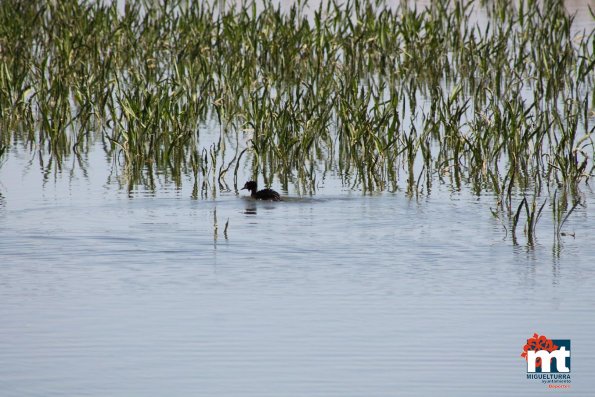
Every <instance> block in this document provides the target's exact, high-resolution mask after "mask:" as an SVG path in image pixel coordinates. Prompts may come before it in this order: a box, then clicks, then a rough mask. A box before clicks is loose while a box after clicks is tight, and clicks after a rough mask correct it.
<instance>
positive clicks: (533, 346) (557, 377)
mask: <svg viewBox="0 0 595 397" xmlns="http://www.w3.org/2000/svg"><path fill="white" fill-rule="evenodd" d="M521 357H524V358H525V360H527V379H536V380H537V379H538V380H541V382H542V383H544V384H548V387H549V388H552V389H557V388H565V389H566V388H570V339H548V338H546V337H545V336H544V335H541V336H539V335H538V334H533V337H532V338H529V339H527V344H526V345H525V346H524V348H523V353H521Z"/></svg>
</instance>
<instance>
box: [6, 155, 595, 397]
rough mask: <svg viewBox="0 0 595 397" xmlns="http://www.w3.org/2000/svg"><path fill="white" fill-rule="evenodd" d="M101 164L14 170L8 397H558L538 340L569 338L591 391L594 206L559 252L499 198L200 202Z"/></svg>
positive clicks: (335, 188) (341, 195)
mask: <svg viewBox="0 0 595 397" xmlns="http://www.w3.org/2000/svg"><path fill="white" fill-rule="evenodd" d="M32 159H33V161H32V162H31V160H32ZM88 162H89V165H90V166H89V167H88V171H87V172H83V171H81V169H80V168H79V167H78V166H76V165H75V164H74V163H67V164H66V166H65V168H64V169H63V170H62V172H61V173H57V174H51V175H49V176H48V178H47V180H46V181H45V182H44V180H43V174H42V172H41V171H40V170H39V169H38V167H37V161H36V159H35V158H34V157H33V155H31V154H28V153H23V152H19V153H16V152H15V151H14V150H13V152H11V153H10V154H9V155H8V159H7V161H6V162H5V164H4V166H3V167H2V168H0V181H1V185H0V189H1V190H0V192H1V194H2V198H1V199H0V203H1V204H0V266H1V267H0V272H1V277H0V318H1V319H2V321H0V390H1V393H0V394H1V395H2V396H3V397H4V396H7V397H8V396H65V395H77V396H106V395H109V396H163V395H175V396H196V395H205V396H422V395H431V394H432V395H451V396H454V395H457V396H477V395H494V396H500V395H502V394H504V393H513V394H514V395H543V394H544V393H545V392H547V389H546V388H545V386H543V385H541V384H539V383H536V382H533V381H528V380H526V379H525V371H526V363H525V361H524V360H523V359H522V358H521V357H520V353H521V351H522V347H523V344H524V341H525V339H526V338H528V337H530V336H532V334H533V333H534V332H538V333H541V334H545V335H547V336H548V337H552V338H559V339H566V338H569V339H571V340H572V348H573V358H572V379H573V383H572V389H571V390H570V391H566V392H565V393H566V394H571V395H585V396H587V395H593V390H594V387H595V381H594V380H593V376H592V373H593V369H595V342H594V339H593V335H594V334H595V288H593V287H594V285H595V282H594V281H595V265H594V263H595V245H594V244H593V229H592V219H591V218H592V217H593V216H594V213H593V208H595V202H594V201H595V200H594V195H593V194H592V193H587V199H586V202H587V207H586V208H580V209H578V210H577V212H575V214H573V216H572V217H571V218H570V220H569V222H568V223H567V225H566V226H565V230H567V231H568V232H573V233H575V238H572V237H566V238H563V239H562V244H561V246H560V247H555V246H554V245H553V244H552V240H553V237H552V233H551V229H552V228H553V226H552V225H551V220H550V219H549V216H544V218H543V219H542V220H541V221H540V228H539V230H538V236H540V238H539V239H538V245H537V246H536V247H535V248H534V249H531V248H527V247H526V245H524V244H523V243H521V244H520V245H519V246H513V244H512V243H511V241H510V236H506V232H505V230H504V228H503V227H502V225H501V224H500V222H499V221H498V220H496V219H494V218H493V217H492V215H491V213H490V210H489V208H490V206H493V205H494V199H493V198H492V197H489V196H482V197H480V198H477V197H474V196H471V195H469V194H468V193H465V192H454V193H453V192H451V191H449V190H448V189H447V188H446V187H444V186H442V187H440V186H436V189H435V190H434V191H433V193H432V195H431V196H430V197H429V198H428V197H423V198H419V199H410V198H408V197H407V196H406V195H405V194H404V193H403V192H397V193H395V194H381V195H376V196H363V195H362V194H361V193H360V192H357V191H350V190H349V189H347V188H342V187H341V184H340V183H339V181H338V180H333V179H332V178H330V179H329V180H327V181H326V182H325V184H324V185H323V186H322V188H321V189H320V190H319V191H318V193H317V194H316V196H315V197H299V196H298V195H297V194H296V193H295V192H292V191H289V192H284V194H285V195H289V196H290V199H289V200H287V201H285V202H279V203H264V202H255V201H252V200H251V199H248V198H245V197H243V196H242V195H241V194H240V195H239V196H238V195H236V194H235V193H234V192H230V193H223V194H221V195H219V196H218V197H216V198H215V199H210V200H193V199H191V198H190V196H191V185H192V184H191V183H187V184H186V185H188V186H186V185H184V187H183V188H182V189H180V190H176V189H174V188H173V187H172V185H171V184H168V183H165V182H164V183H162V185H161V187H160V188H159V189H158V191H156V192H148V191H145V190H142V189H141V190H138V191H135V192H133V193H132V194H131V195H129V194H127V193H125V192H124V191H123V190H122V189H120V188H119V187H118V185H117V183H116V182H114V178H113V175H112V176H111V177H110V174H109V173H108V170H109V169H110V167H109V166H107V164H106V163H105V159H104V155H103V154H102V153H101V150H95V151H93V152H92V153H91V156H90V158H89V159H88ZM273 187H274V188H277V189H279V186H278V185H277V186H275V185H274V186H273ZM228 220H229V224H228V230H227V238H226V236H225V234H224V228H225V223H226V222H227V221H228Z"/></svg>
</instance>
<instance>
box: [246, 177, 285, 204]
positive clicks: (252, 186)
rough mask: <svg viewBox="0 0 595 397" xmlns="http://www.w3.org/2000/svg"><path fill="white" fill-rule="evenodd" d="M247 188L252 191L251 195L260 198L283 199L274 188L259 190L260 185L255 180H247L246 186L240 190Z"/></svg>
mask: <svg viewBox="0 0 595 397" xmlns="http://www.w3.org/2000/svg"><path fill="white" fill-rule="evenodd" d="M244 189H247V190H249V191H250V196H251V197H253V198H255V199H258V200H272V201H281V196H280V195H279V193H277V192H276V191H274V190H273V189H262V190H258V185H257V184H256V182H255V181H249V182H246V184H245V185H244V187H243V188H242V189H240V190H244Z"/></svg>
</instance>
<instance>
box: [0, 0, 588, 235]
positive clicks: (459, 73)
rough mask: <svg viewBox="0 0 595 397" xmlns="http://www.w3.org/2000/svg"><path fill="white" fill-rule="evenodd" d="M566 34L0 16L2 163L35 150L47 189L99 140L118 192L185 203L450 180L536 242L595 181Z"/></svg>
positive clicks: (397, 9)
mask: <svg viewBox="0 0 595 397" xmlns="http://www.w3.org/2000/svg"><path fill="white" fill-rule="evenodd" d="M477 12H479V13H483V14H485V15H487V17H486V18H487V21H488V23H481V24H477V23H475V22H473V20H474V19H473V16H474V15H475V14H474V13H477ZM573 24H574V17H573V16H572V15H568V14H567V12H566V11H565V9H564V6H563V2H562V1H559V0H544V1H541V2H536V1H534V0H525V1H521V2H518V3H517V5H513V4H512V3H510V2H508V1H503V0H502V1H501V0H498V1H490V2H485V1H479V2H467V1H458V0H452V1H447V0H442V1H436V2H432V3H431V5H430V6H428V7H426V8H423V9H422V8H418V7H416V6H412V7H411V6H409V5H408V4H407V3H406V2H402V3H401V4H399V5H397V6H392V7H389V6H387V5H386V4H385V3H384V2H382V1H376V2H374V3H370V2H367V1H358V0H348V1H345V2H340V1H337V0H330V1H323V2H321V3H317V4H315V5H314V4H312V5H308V3H307V2H296V3H295V4H294V5H293V6H291V7H290V8H289V9H288V10H282V9H281V8H280V7H279V6H277V5H275V4H273V2H272V1H269V0H264V1H262V2H259V3H258V4H257V3H255V2H244V3H242V4H240V5H227V4H225V2H224V1H213V2H212V3H205V2H184V1H164V2H152V1H142V2H141V1H139V2H127V3H126V4H125V5H124V6H123V8H118V6H117V4H116V2H110V3H107V2H102V1H74V0H67V1H59V2H45V1H24V0H16V1H10V2H2V3H0V131H1V136H0V156H2V155H3V154H4V156H6V152H8V151H9V150H10V148H11V147H17V146H22V147H25V148H27V150H31V151H37V152H38V153H39V158H40V159H41V161H42V167H43V168H44V169H45V172H46V174H47V173H49V172H51V170H52V169H53V168H60V167H61V164H62V163H63V162H64V161H65V160H66V159H67V158H68V157H69V156H74V157H75V158H77V159H78V160H79V162H80V159H81V158H84V157H85V156H86V155H87V154H88V152H89V151H90V150H92V148H93V147H95V146H96V145H101V146H102V147H103V148H104V150H105V152H106V153H107V154H108V155H109V156H110V157H111V158H112V159H113V164H114V167H115V168H116V169H117V173H118V175H119V177H120V178H121V179H122V181H123V186H125V187H126V188H127V189H128V190H133V189H134V188H135V186H137V185H139V184H142V185H145V186H147V188H149V189H156V184H155V179H156V178H159V176H160V175H165V176H167V178H169V179H170V180H171V181H173V182H174V183H175V184H176V185H178V186H180V185H181V184H182V183H183V181H184V180H186V179H187V178H186V177H190V179H191V180H192V181H193V184H194V185H193V193H192V196H193V197H195V198H199V197H202V198H205V197H213V196H216V195H217V194H218V192H220V191H226V190H232V189H235V190H237V185H238V176H239V175H245V174H248V175H251V176H252V177H254V178H256V177H259V176H261V177H263V178H264V180H265V183H267V184H270V183H271V182H272V181H273V180H278V181H279V182H280V183H281V184H282V185H283V187H284V188H287V187H288V186H289V185H290V184H291V185H293V186H294V187H295V188H296V189H297V190H298V191H300V192H301V193H302V194H313V193H314V192H315V189H316V186H317V181H318V180H320V179H323V178H324V176H325V175H326V174H327V173H333V174H336V175H339V176H340V177H341V178H342V180H343V182H344V184H345V185H346V186H349V187H352V188H354V189H361V190H363V191H364V192H374V191H398V190H403V191H405V192H406V194H407V195H409V196H419V195H420V194H422V195H423V194H430V192H431V189H432V186H433V183H444V184H447V185H449V186H451V187H452V188H453V189H456V190H459V189H463V188H465V187H468V188H469V189H470V190H471V191H472V192H473V193H474V194H477V195H480V194H482V193H484V192H491V194H493V195H494V196H495V197H496V204H497V209H496V210H494V214H495V215H496V216H497V217H499V218H500V219H501V221H502V222H503V224H505V225H507V227H509V228H510V229H511V230H512V232H513V237H514V240H515V241H516V234H515V232H516V230H517V228H519V227H520V226H521V225H522V223H523V222H524V232H525V235H526V236H527V241H528V243H530V244H532V243H533V241H534V239H535V233H536V226H537V223H538V220H539V219H540V216H541V214H542V211H543V210H544V208H547V207H549V208H551V210H552V213H553V214H554V217H555V222H556V224H557V225H558V229H557V231H556V236H559V235H560V229H561V226H562V225H563V224H564V222H565V221H566V219H567V218H568V215H570V214H571V213H572V212H573V211H574V210H575V208H577V206H579V205H582V204H583V203H582V198H581V197H582V195H581V192H580V190H581V187H583V186H584V185H585V183H586V182H587V181H588V180H589V178H590V177H591V175H592V174H593V170H594V167H595V165H594V163H593V157H594V154H595V145H594V144H593V139H592V134H593V132H594V127H593V121H594V114H593V108H594V102H595V90H594V89H593V88H594V84H595V81H594V80H595V72H594V69H595V56H594V53H595V44H594V42H595V41H594V37H595V32H594V31H590V32H589V31H586V32H578V33H573V32H574V30H573V26H574V25H573ZM550 191H554V192H558V191H560V192H562V193H560V194H557V193H554V194H553V195H552V194H550V193H549V192H550ZM546 202H549V203H551V204H550V205H549V206H546Z"/></svg>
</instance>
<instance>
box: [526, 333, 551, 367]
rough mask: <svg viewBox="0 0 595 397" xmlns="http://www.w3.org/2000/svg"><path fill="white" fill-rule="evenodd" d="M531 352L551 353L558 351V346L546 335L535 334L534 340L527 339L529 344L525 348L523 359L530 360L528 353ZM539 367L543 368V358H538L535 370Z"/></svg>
mask: <svg viewBox="0 0 595 397" xmlns="http://www.w3.org/2000/svg"><path fill="white" fill-rule="evenodd" d="M529 350H531V351H539V350H547V351H548V352H550V353H551V352H553V351H554V350H558V346H556V345H554V342H552V340H551V339H548V338H546V337H545V336H544V335H541V336H539V335H538V334H533V337H532V338H529V339H527V344H526V345H525V346H524V347H523V352H522V353H521V357H524V358H525V360H528V357H527V352H528V351H529ZM539 367H541V358H539V357H537V359H536V360H535V368H539Z"/></svg>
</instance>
